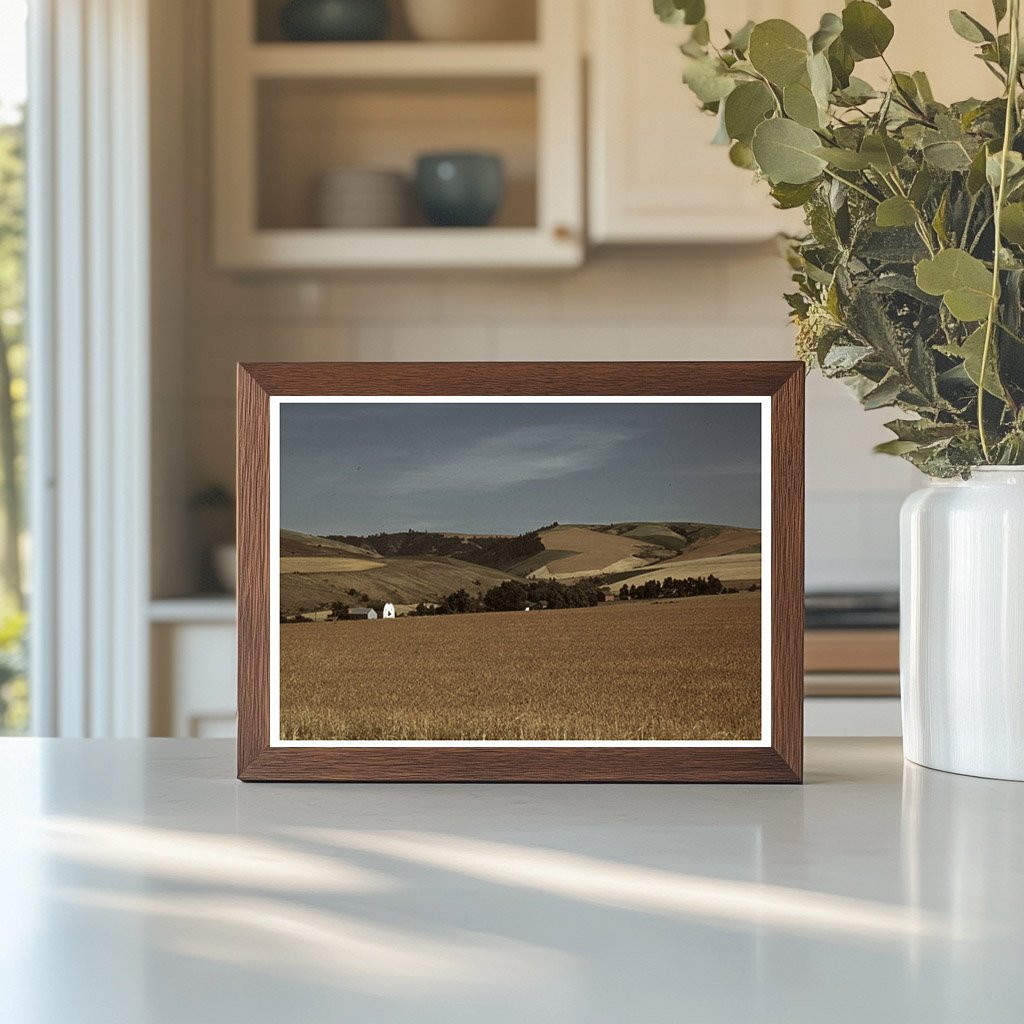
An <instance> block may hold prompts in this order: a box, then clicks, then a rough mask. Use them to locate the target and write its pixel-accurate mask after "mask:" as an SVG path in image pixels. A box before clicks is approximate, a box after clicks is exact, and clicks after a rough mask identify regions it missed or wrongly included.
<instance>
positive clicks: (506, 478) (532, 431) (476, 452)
mask: <svg viewBox="0 0 1024 1024" xmlns="http://www.w3.org/2000/svg"><path fill="white" fill-rule="evenodd" d="M633 438H634V435H633V434H631V433H628V432H626V431H625V430H624V429H622V428H621V427H611V428H608V429H603V428H601V427H589V426H588V427H573V426H571V425H569V426H565V427H560V426H555V425H551V424H543V425H540V424H539V425H537V426H528V427H520V428H518V429H516V430H510V431H507V432H504V433H502V434H498V435H494V436H491V437H482V438H479V439H478V440H476V441H473V442H470V443H469V444H468V445H467V447H466V448H465V449H464V450H463V451H462V452H457V453H453V454H446V455H445V456H444V457H442V458H439V459H437V460H436V461H430V460H427V461H426V462H424V463H422V464H421V465H419V466H416V467H415V468H413V469H409V470H406V471H405V472H403V473H400V474H398V475H397V476H396V477H394V478H393V479H392V480H391V481H390V484H389V486H388V490H389V491H393V492H394V493H397V494H415V493H421V492H424V491H450V490H469V491H495V490H500V489H501V488H503V487H514V486H516V485H518V484H525V483H529V482H531V481H535V480H553V479H559V478H561V477H565V476H568V475H570V474H571V473H580V472H583V471H585V470H589V469H596V468H598V467H600V466H602V465H604V464H605V463H606V462H607V461H608V460H609V459H610V458H611V457H612V456H613V455H614V454H615V452H616V450H617V449H618V448H619V447H620V446H621V445H623V444H626V443H628V442H629V441H631V440H633Z"/></svg>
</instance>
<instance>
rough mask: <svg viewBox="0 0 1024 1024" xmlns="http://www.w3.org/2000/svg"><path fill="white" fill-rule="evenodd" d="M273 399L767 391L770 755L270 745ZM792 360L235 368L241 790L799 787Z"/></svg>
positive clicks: (800, 500) (796, 405)
mask: <svg viewBox="0 0 1024 1024" xmlns="http://www.w3.org/2000/svg"><path fill="white" fill-rule="evenodd" d="M270 395H292V396H296V395H310V396H328V395H408V396H417V395H424V396H426V395H556V396H562V395H564V396H566V397H579V396H587V395H620V396H628V395H709V396H721V397H729V396H739V395H744V396H745V395H763V396H770V397H771V400H772V401H771V406H772V438H771V444H772V636H771V652H772V736H771V747H770V748H764V747H371V748H352V747H271V746H270V733H269V729H270V703H269V702H270V675H269V670H270V662H269V649H270V629H271V623H270V617H269V607H270V601H269V597H270V586H271V581H270V579H269V550H270V549H269V545H270V543H271V542H272V539H271V538H270V537H269V437H270V430H269V426H270V425H269V396H270ZM803 396H804V367H803V365H802V364H801V363H798V362H751V363H748V362H743V363H725V362H709V363H664V362H663V363H351V364H350V363H257V364H246V365H241V366H239V368H238V545H239V581H238V602H239V612H238V615H239V618H238V651H239V659H238V673H239V674H238V777H239V778H240V779H242V780H243V781H251V782H256V781H318V782H325V781H362V782H365V781H382V782H383V781H404V782H457V781H461V782H572V781H575V782H730V783H740V782H790V783H791V782H800V781H801V780H802V770H803V767H802V763H803V506H804V481H803V466H804V454H803V401H804V398H803Z"/></svg>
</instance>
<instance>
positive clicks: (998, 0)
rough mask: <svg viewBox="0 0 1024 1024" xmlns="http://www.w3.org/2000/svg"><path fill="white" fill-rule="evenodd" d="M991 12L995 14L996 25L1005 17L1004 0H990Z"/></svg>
mask: <svg viewBox="0 0 1024 1024" xmlns="http://www.w3.org/2000/svg"><path fill="white" fill-rule="evenodd" d="M992 10H993V11H994V12H995V16H996V24H997V25H998V24H999V23H1000V22H1001V21H1002V20H1003V18H1005V17H1006V0H992Z"/></svg>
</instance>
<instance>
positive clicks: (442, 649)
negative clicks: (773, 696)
mask: <svg viewBox="0 0 1024 1024" xmlns="http://www.w3.org/2000/svg"><path fill="white" fill-rule="evenodd" d="M760 596H761V595H760V594H747V593H744V594H736V595H727V596H722V597H705V598H688V599H685V600H677V601H653V602H651V601H645V602H628V603H616V604H610V605H605V606H601V607H597V608H579V609H568V610H558V611H554V610H553V611H537V612H530V613H525V612H495V613H486V614H478V615H452V616H434V617H429V618H406V619H397V620H395V621H393V622H381V621H378V622H338V623H313V624H308V625H307V624H302V625H287V626H282V627H281V736H282V738H283V739H292V740H298V739H301V740H374V739H391V740H499V739H501V740H583V739H603V740H669V739H677V740H708V739H723V740H737V739H757V738H759V737H760V712H761V629H760V608H761V602H760Z"/></svg>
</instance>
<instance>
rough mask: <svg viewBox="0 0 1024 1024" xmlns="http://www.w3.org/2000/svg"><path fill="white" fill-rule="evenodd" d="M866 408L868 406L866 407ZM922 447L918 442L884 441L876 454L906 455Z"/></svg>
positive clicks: (879, 445)
mask: <svg viewBox="0 0 1024 1024" xmlns="http://www.w3.org/2000/svg"><path fill="white" fill-rule="evenodd" d="M865 408H867V406H866V405H865ZM920 447H921V445H920V444H919V443H918V442H917V441H883V442H882V443H881V444H876V445H875V447H874V452H875V454H876V455H906V454H907V453H908V452H913V451H917V449H918V448H920Z"/></svg>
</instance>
